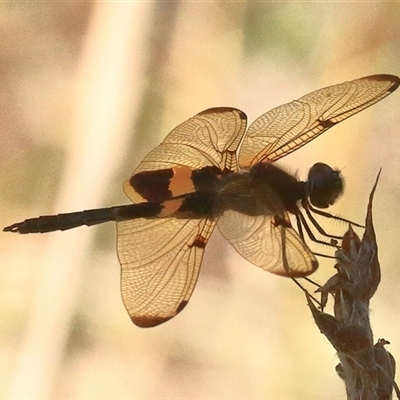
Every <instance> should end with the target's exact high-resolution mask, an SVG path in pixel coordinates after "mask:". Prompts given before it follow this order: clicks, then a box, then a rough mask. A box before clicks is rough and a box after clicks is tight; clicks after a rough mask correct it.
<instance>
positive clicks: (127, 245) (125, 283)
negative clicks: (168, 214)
mask: <svg viewBox="0 0 400 400" xmlns="http://www.w3.org/2000/svg"><path fill="white" fill-rule="evenodd" d="M214 226H215V222H213V221H210V220H206V219H201V220H187V219H175V218H166V219H151V220H147V219H135V220H129V221H121V222H118V223H117V231H118V235H117V237H118V239H117V251H118V258H119V261H120V264H121V269H122V270H121V292H122V299H123V301H124V305H125V307H126V309H127V311H128V313H129V315H130V317H131V319H132V321H133V322H134V323H135V324H136V325H138V326H140V327H151V326H156V325H159V324H161V323H163V322H165V321H167V320H169V319H170V318H172V317H174V316H175V315H176V314H178V313H179V312H180V311H182V309H183V308H184V307H185V306H186V304H187V302H188V301H189V299H190V296H191V294H192V292H193V289H194V287H195V285H196V281H197V277H198V275H199V269H200V264H201V260H202V258H203V253H204V247H205V245H206V244H207V241H208V239H209V237H210V235H211V233H212V231H213V229H214Z"/></svg>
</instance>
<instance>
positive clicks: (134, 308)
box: [117, 108, 246, 327]
mask: <svg viewBox="0 0 400 400" xmlns="http://www.w3.org/2000/svg"><path fill="white" fill-rule="evenodd" d="M245 129H246V115H245V114H244V113H243V112H242V111H240V110H237V109H234V108H213V109H209V110H205V111H203V112H201V113H199V114H197V115H196V116H194V117H193V118H190V119H189V120H187V121H186V122H184V123H182V124H181V125H179V126H178V127H177V128H175V129H174V130H173V131H172V132H171V133H170V134H169V135H168V136H167V137H166V139H165V140H164V141H163V142H162V143H161V144H160V145H159V146H158V147H156V148H155V149H154V150H153V151H151V152H150V153H149V154H148V155H147V156H146V157H145V158H144V160H143V161H142V162H141V163H140V164H139V166H138V167H137V168H136V170H135V171H134V174H137V173H139V172H144V171H158V170H165V169H168V168H174V167H179V168H180V170H181V171H186V170H187V171H188V172H190V171H191V170H194V169H200V168H203V167H206V166H216V167H218V168H220V169H221V170H223V169H224V168H229V169H231V170H237V169H238V166H237V159H236V150H237V147H238V145H239V143H240V141H241V139H242V137H243V134H244V132H245ZM183 175H184V174H183ZM182 181H183V182H182V183H183V184H184V179H182ZM128 182H129V181H128ZM182 189H183V192H184V186H183V187H182ZM176 192H177V191H175V193H176ZM127 194H128V196H129V198H131V200H133V201H134V202H135V201H137V199H140V196H136V195H135V192H134V191H131V192H127ZM215 223H216V222H215V221H210V220H207V219H200V220H199V219H197V220H189V219H175V218H165V219H154V220H147V219H134V220H129V221H123V222H118V223H117V230H118V235H117V251H118V257H119V261H120V264H121V269H122V272H121V290H122V298H123V301H124V304H125V307H126V309H127V310H128V312H129V315H130V316H131V319H132V321H133V322H134V323H135V324H136V325H138V326H141V327H150V326H155V325H158V324H161V323H163V322H165V321H167V320H168V319H170V318H172V317H174V316H175V315H176V314H177V313H178V312H180V311H181V310H182V309H183V308H184V306H185V305H186V304H187V302H188V301H189V298H190V296H191V294H192V292H193V289H194V287H195V284H196V281H197V277H198V274H199V269H200V264H201V260H202V257H203V253H204V247H205V245H206V244H207V241H208V239H209V237H210V235H211V233H212V231H213V229H214V227H215Z"/></svg>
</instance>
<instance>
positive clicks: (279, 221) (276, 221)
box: [271, 215, 292, 228]
mask: <svg viewBox="0 0 400 400" xmlns="http://www.w3.org/2000/svg"><path fill="white" fill-rule="evenodd" d="M271 224H272V225H273V226H274V227H278V226H283V227H284V228H291V227H292V224H291V223H290V220H288V219H286V218H282V217H281V216H279V215H274V216H273V217H272V218H271Z"/></svg>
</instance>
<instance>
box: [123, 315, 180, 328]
mask: <svg viewBox="0 0 400 400" xmlns="http://www.w3.org/2000/svg"><path fill="white" fill-rule="evenodd" d="M172 317H173V315H172V316H171V317H143V316H139V317H131V320H132V322H133V323H134V324H135V325H136V326H138V327H139V328H152V327H154V326H157V325H161V324H162V323H164V322H167V321H168V320H169V319H171V318H172Z"/></svg>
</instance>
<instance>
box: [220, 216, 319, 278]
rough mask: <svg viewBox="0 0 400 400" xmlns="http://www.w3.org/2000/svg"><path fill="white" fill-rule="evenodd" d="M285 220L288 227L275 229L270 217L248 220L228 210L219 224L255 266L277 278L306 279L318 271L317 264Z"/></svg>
mask: <svg viewBox="0 0 400 400" xmlns="http://www.w3.org/2000/svg"><path fill="white" fill-rule="evenodd" d="M282 218H283V219H284V221H285V226H283V225H279V224H278V225H275V224H274V223H273V221H272V219H273V217H271V216H269V215H260V216H249V215H244V214H240V213H238V212H236V211H231V210H229V211H225V213H224V214H223V215H222V217H221V218H220V219H219V220H218V228H219V230H220V231H221V233H222V235H223V236H224V237H225V238H226V239H227V240H228V241H229V242H230V243H231V244H232V246H233V247H234V248H235V249H236V251H237V252H238V253H239V254H241V255H242V257H243V258H245V259H246V260H248V261H250V262H251V263H252V264H254V265H256V266H258V267H260V268H262V269H264V270H266V271H269V272H272V273H274V274H277V275H283V276H289V277H292V278H296V277H304V276H307V275H309V274H311V273H312V272H314V271H315V270H316V269H317V267H318V262H317V260H316V258H315V256H314V254H313V253H312V252H311V250H310V249H309V248H308V246H307V245H306V244H305V243H304V241H303V240H302V239H301V238H300V236H299V234H298V233H297V232H296V231H295V230H294V229H293V228H292V227H291V225H290V220H289V216H288V215H287V213H284V214H283V216H282Z"/></svg>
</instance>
